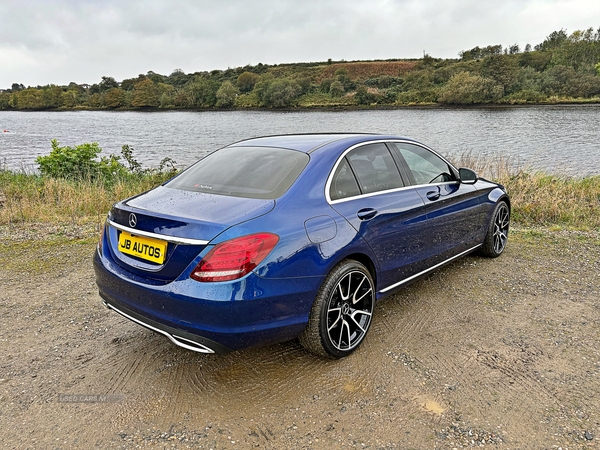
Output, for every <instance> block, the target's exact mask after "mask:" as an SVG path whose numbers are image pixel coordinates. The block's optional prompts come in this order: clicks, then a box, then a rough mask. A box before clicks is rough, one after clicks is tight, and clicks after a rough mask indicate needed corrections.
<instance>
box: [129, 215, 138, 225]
mask: <svg viewBox="0 0 600 450" xmlns="http://www.w3.org/2000/svg"><path fill="white" fill-rule="evenodd" d="M136 225H137V217H136V216H135V214H134V213H131V214H129V226H130V227H131V228H135V226H136Z"/></svg>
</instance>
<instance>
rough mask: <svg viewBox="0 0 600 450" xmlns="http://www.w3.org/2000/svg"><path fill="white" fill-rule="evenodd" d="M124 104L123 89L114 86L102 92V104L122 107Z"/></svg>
mask: <svg viewBox="0 0 600 450" xmlns="http://www.w3.org/2000/svg"><path fill="white" fill-rule="evenodd" d="M126 104H127V103H126V93H125V91H123V90H121V89H119V88H116V87H114V88H111V89H109V90H108V91H106V92H105V93H104V105H105V106H106V107H107V108H111V109H115V108H122V107H124V106H126Z"/></svg>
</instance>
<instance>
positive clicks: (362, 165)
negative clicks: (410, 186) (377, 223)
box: [346, 144, 404, 194]
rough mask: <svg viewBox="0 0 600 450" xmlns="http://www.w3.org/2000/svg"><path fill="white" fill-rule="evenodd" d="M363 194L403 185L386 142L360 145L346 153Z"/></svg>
mask: <svg viewBox="0 0 600 450" xmlns="http://www.w3.org/2000/svg"><path fill="white" fill-rule="evenodd" d="M346 158H347V159H348V161H349V162H350V166H351V167H352V170H353V171H354V173H355V174H356V178H358V182H359V185H360V190H361V192H362V193H363V194H371V193H373V192H378V191H386V190H388V189H395V188H399V187H403V186H404V183H403V182H402V178H401V177H400V172H398V167H397V166H396V163H395V162H394V159H393V158H392V155H391V154H390V152H389V150H388V148H387V147H386V145H385V144H369V145H363V146H361V147H358V148H357V149H355V150H352V151H351V152H350V153H348V154H347V155H346Z"/></svg>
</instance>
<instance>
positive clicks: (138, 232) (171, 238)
mask: <svg viewBox="0 0 600 450" xmlns="http://www.w3.org/2000/svg"><path fill="white" fill-rule="evenodd" d="M107 223H108V225H110V226H111V227H113V228H116V229H117V230H121V231H125V232H126V233H129V234H133V235H136V236H145V237H149V238H152V239H159V240H161V241H166V242H171V243H173V244H183V245H206V244H208V242H209V241H206V240H203V239H192V238H183V237H177V236H167V235H165V234H158V233H151V232H149V231H142V230H136V229H135V228H130V227H126V226H125V225H120V224H118V223H116V222H113V221H112V220H110V219H108V220H107Z"/></svg>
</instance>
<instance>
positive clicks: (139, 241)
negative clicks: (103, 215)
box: [119, 231, 167, 264]
mask: <svg viewBox="0 0 600 450" xmlns="http://www.w3.org/2000/svg"><path fill="white" fill-rule="evenodd" d="M119 250H120V251H121V252H122V253H127V254H128V255H133V256H137V257H138V258H142V259H145V260H146V261H152V262H155V263H158V264H163V263H164V262H165V257H166V256H167V243H166V242H164V241H159V240H157V239H151V238H147V237H143V236H134V235H132V234H129V233H126V232H125V231H121V234H120V235H119Z"/></svg>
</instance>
